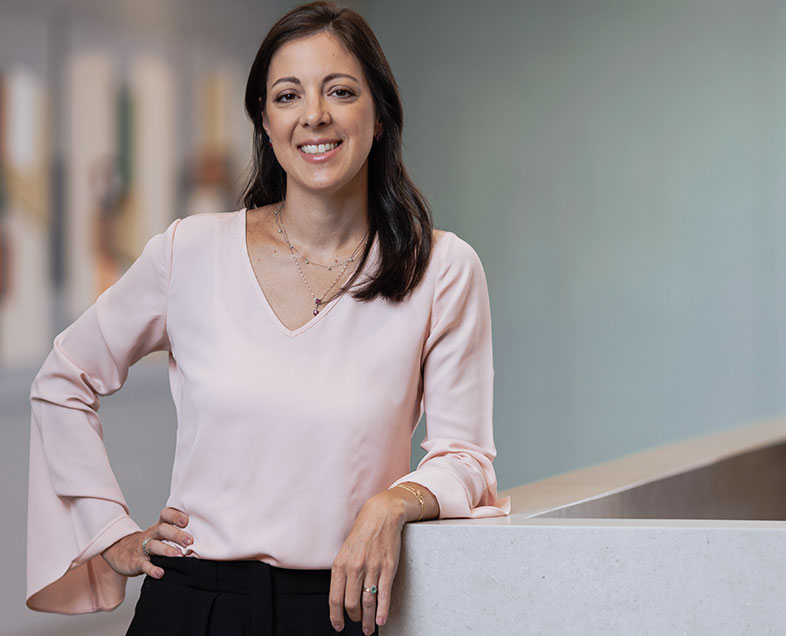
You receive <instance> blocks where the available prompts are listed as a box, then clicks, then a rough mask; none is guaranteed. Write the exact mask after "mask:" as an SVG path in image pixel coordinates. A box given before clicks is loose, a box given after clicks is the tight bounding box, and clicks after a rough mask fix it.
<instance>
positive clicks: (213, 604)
mask: <svg viewBox="0 0 786 636" xmlns="http://www.w3.org/2000/svg"><path fill="white" fill-rule="evenodd" d="M152 561H153V563H154V564H156V565H158V566H160V567H162V568H163V569H164V577H163V578H162V579H154V578H152V577H149V576H146V577H145V580H144V583H142V592H141V594H140V596H139V601H138V602H137V604H136V611H135V614H134V619H133V620H132V621H131V626H130V627H129V628H128V632H127V633H126V636H159V635H160V636H164V635H166V636H337V634H339V633H340V634H342V635H345V636H362V635H363V630H362V628H361V624H360V623H354V622H352V621H350V620H349V617H348V616H347V615H346V612H345V613H344V630H343V631H342V632H336V631H335V630H334V629H333V626H332V625H331V624H330V611H329V607H328V592H329V590H330V570H287V569H284V568H277V567H273V566H271V565H268V564H267V563H262V562H261V561H207V560H202V559H195V558H191V557H161V556H154V557H152ZM377 634H378V628H377V629H375V631H374V635H375V636H377Z"/></svg>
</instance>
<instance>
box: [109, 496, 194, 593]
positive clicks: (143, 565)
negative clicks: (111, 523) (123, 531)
mask: <svg viewBox="0 0 786 636" xmlns="http://www.w3.org/2000/svg"><path fill="white" fill-rule="evenodd" d="M187 525H188V515H186V513H184V512H182V511H180V510H177V509H176V508H164V509H163V510H162V511H161V516H160V517H159V518H158V522H156V523H154V524H153V525H152V526H150V527H149V528H148V529H147V530H145V531H144V532H134V533H133V534H129V535H127V536H125V537H123V538H122V539H120V540H118V541H115V543H113V544H112V545H110V546H109V547H108V548H107V549H106V550H104V551H103V552H102V553H101V554H102V556H103V557H104V560H105V561H106V562H107V563H108V564H109V566H110V567H111V568H112V569H113V570H114V571H115V572H117V573H118V574H122V575H123V576H137V575H139V574H147V575H149V576H152V577H153V578H154V579H160V578H161V577H162V576H164V570H162V569H161V568H159V567H157V566H155V565H153V563H152V562H151V561H150V557H149V556H147V555H146V554H145V552H144V551H143V549H142V542H143V541H144V540H145V539H148V538H149V539H150V541H148V542H147V544H146V546H145V547H146V548H147V551H148V552H149V553H150V554H151V555H153V554H158V555H160V556H170V557H179V556H183V555H182V553H181V552H180V550H178V549H177V548H174V547H172V546H171V545H167V544H166V543H164V542H163V540H164V539H166V540H167V541H173V542H174V543H179V544H180V545H182V546H183V547H184V548H186V547H188V546H190V545H191V544H192V543H193V542H194V538H193V537H192V536H191V535H190V534H188V533H187V532H184V531H183V530H181V529H180V528H184V527H185V526H187Z"/></svg>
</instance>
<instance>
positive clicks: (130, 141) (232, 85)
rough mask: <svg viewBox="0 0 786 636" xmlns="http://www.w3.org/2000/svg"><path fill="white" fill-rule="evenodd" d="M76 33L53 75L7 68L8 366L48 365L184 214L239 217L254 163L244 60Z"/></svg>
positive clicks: (0, 117) (0, 228)
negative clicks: (59, 338)
mask: <svg viewBox="0 0 786 636" xmlns="http://www.w3.org/2000/svg"><path fill="white" fill-rule="evenodd" d="M0 14H2V10H0ZM0 25H2V22H0ZM72 28H73V29H74V34H77V33H79V34H80V35H79V36H77V35H74V37H75V39H74V40H68V39H67V38H66V39H65V40H63V41H62V42H59V43H58V41H57V38H54V39H53V40H52V42H50V43H49V44H50V45H51V46H53V47H55V48H57V47H58V46H62V47H63V48H62V49H58V50H62V54H61V55H59V56H58V57H57V63H55V64H54V67H50V64H49V62H50V58H46V57H45V56H44V57H43V58H39V59H38V60H37V62H36V63H37V65H38V66H37V69H38V70H37V71H35V72H33V71H32V70H30V69H29V68H27V67H24V68H23V67H18V66H15V65H13V64H9V63H6V64H5V65H4V66H0V365H28V364H34V363H37V362H40V360H41V357H42V356H43V355H45V354H46V352H47V351H48V350H49V349H50V348H51V346H52V338H53V337H54V335H55V334H56V333H57V332H58V331H60V330H61V329H63V328H64V327H65V326H66V325H67V324H68V323H70V322H71V321H72V320H73V319H75V318H76V317H77V316H79V315H80V314H81V313H82V312H84V311H85V309H87V308H88V307H89V306H90V305H91V304H92V303H93V302H94V301H95V300H96V298H97V297H98V295H99V294H101V293H102V292H103V291H104V290H106V289H107V288H108V287H109V286H111V285H112V284H114V283H115V282H116V281H117V279H118V278H119V277H120V276H122V275H123V273H124V272H125V271H126V269H127V268H128V267H129V266H130V265H131V263H132V262H133V261H134V260H135V259H136V258H137V257H138V256H139V254H140V253H141V252H142V250H143V248H144V246H145V243H146V242H147V241H148V240H149V239H150V238H151V237H152V236H153V235H155V234H157V233H159V232H162V231H164V230H165V229H166V227H167V225H168V224H169V223H170V222H171V221H172V220H173V219H174V218H175V217H176V216H184V215H186V214H194V213H199V212H221V211H228V210H234V209H236V207H237V202H238V201H237V197H238V194H239V193H240V190H241V188H242V185H243V182H242V179H243V172H244V169H245V168H246V167H247V165H248V162H249V159H250V150H251V141H252V128H251V124H250V122H249V121H248V120H247V118H246V116H245V113H244V111H243V93H244V86H245V66H246V63H247V60H245V59H242V60H239V59H237V58H235V57H233V56H232V55H226V56H224V55H223V54H221V53H220V52H219V53H218V57H217V58H216V57H213V56H208V57H201V56H200V55H198V54H197V53H195V52H194V50H192V49H191V48H190V47H184V48H182V49H181V50H177V51H176V50H174V49H172V48H170V47H169V46H161V47H156V46H148V45H147V43H141V42H139V43H135V42H134V41H133V39H132V38H130V37H129V34H128V33H123V32H122V29H121V30H120V31H121V32H119V33H118V34H117V35H118V37H117V38H116V39H113V38H111V37H108V36H107V35H106V33H105V32H103V31H101V32H98V33H91V28H92V27H88V26H87V25H80V26H79V27H78V28H77V27H72ZM0 31H2V28H0ZM79 38H81V39H79ZM31 50H35V51H36V52H38V51H40V50H41V47H37V48H36V47H31ZM196 51H197V52H198V51H201V49H197V50H196ZM41 59H43V63H42V62H41ZM0 62H2V60H0ZM47 73H49V74H47ZM55 73H56V74H57V75H54V74H55ZM54 77H57V84H56V85H54V84H53V87H52V90H51V91H50V87H49V85H48V82H49V81H52V80H53V78H54ZM53 99H55V100H57V103H54V102H52V100H53ZM54 140H56V143H55V141H54ZM55 197H58V198H57V199H55Z"/></svg>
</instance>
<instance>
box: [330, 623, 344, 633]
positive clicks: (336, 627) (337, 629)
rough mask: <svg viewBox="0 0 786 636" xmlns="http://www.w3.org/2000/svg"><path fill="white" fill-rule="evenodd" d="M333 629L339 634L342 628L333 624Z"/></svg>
mask: <svg viewBox="0 0 786 636" xmlns="http://www.w3.org/2000/svg"><path fill="white" fill-rule="evenodd" d="M333 629H335V630H336V631H337V632H340V631H341V630H342V629H344V626H343V625H336V624H335V623H333Z"/></svg>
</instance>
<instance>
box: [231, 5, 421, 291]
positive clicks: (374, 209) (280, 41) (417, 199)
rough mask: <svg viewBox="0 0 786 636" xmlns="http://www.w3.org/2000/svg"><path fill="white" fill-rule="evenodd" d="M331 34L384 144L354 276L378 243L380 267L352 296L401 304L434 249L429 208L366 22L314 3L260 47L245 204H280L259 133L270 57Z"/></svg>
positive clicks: (275, 169) (280, 174)
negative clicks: (365, 90)
mask: <svg viewBox="0 0 786 636" xmlns="http://www.w3.org/2000/svg"><path fill="white" fill-rule="evenodd" d="M320 31H328V32H329V33H330V34H331V35H333V36H335V37H336V38H337V39H338V40H339V41H340V42H341V43H342V44H343V45H344V46H345V47H346V49H347V50H348V51H349V52H350V53H351V54H352V55H354V56H355V58H357V60H358V61H359V62H360V64H361V65H362V67H363V71H364V73H365V74H366V80H367V81H368V84H369V86H370V88H371V93H372V95H373V98H374V106H375V108H376V114H377V117H378V118H379V119H380V121H381V122H382V138H381V139H379V140H375V141H374V144H373V146H372V147H371V152H370V153H369V156H368V215H369V219H368V220H369V241H368V242H367V244H366V249H365V251H364V252H363V256H362V258H361V261H360V264H359V265H358V267H357V269H356V271H355V276H353V277H352V278H351V279H350V280H349V282H348V283H347V284H346V285H344V289H348V288H349V287H350V285H352V283H353V282H354V280H355V277H356V276H357V274H358V272H359V271H360V270H361V269H362V268H363V265H364V264H365V262H366V260H367V258H368V255H369V251H370V249H371V245H372V243H373V241H374V238H375V237H378V239H379V255H380V260H379V267H378V268H377V270H376V271H375V272H372V273H371V276H370V278H369V280H367V281H366V282H365V283H364V284H363V285H362V286H359V287H357V288H356V289H354V290H353V291H352V296H353V297H354V298H356V299H357V300H372V299H374V298H376V297H377V296H382V297H383V298H387V299H390V300H393V301H400V300H402V299H404V298H405V297H406V296H407V295H408V294H409V293H410V292H411V291H412V290H413V289H414V288H415V287H416V286H417V285H418V283H419V282H420V281H421V279H422V278H423V274H424V272H425V271H426V267H427V266H428V261H429V256H430V254H431V246H432V228H433V224H432V220H431V210H430V208H429V204H428V202H427V201H426V198H425V197H424V196H423V195H422V194H421V193H420V191H419V190H418V189H417V188H416V187H415V185H414V184H413V183H412V181H411V179H410V178H409V175H408V174H407V170H406V168H405V167H404V160H403V157H402V148H401V135H402V126H403V121H404V111H403V108H402V105H401V97H400V95H399V92H398V87H397V85H396V80H395V79H394V77H393V72H392V71H391V70H390V65H389V64H388V61H387V59H386V58H385V54H384V53H383V52H382V47H381V46H380V45H379V42H378V41H377V38H376V36H375V35H374V33H373V31H372V30H371V27H369V25H368V24H367V23H366V21H365V20H364V19H363V18H362V17H361V16H360V15H359V14H357V13H356V12H354V11H352V10H351V9H346V8H338V7H336V6H335V5H333V4H331V3H329V2H312V3H310V4H305V5H302V6H300V7H297V8H295V9H293V10H292V11H290V12H289V13H287V14H286V15H284V16H283V17H282V18H281V19H279V20H278V22H276V23H275V24H274V25H273V27H272V28H271V29H270V32H269V33H268V34H267V37H265V39H264V41H263V42H262V45H261V46H260V47H259V51H258V52H257V55H256V58H255V59H254V64H253V65H252V66H251V72H250V73H249V76H248V82H247V83H246V95H245V107H246V113H247V114H248V116H249V118H250V119H251V121H252V122H253V124H254V143H253V165H252V167H251V173H250V175H249V178H248V182H247V184H246V186H245V188H244V191H243V195H242V201H243V205H245V207H246V208H248V209H252V208H257V207H261V206H263V205H269V204H271V203H276V202H278V201H283V200H284V197H285V196H286V174H285V173H284V170H283V169H282V168H281V166H280V165H279V163H278V161H277V160H276V157H275V155H274V153H273V149H272V148H271V147H270V145H269V144H268V143H267V137H266V134H265V130H264V128H263V127H262V106H260V99H261V104H265V103H266V102H267V75H268V70H269V68H270V61H271V59H272V58H273V55H274V54H275V52H276V51H277V50H278V49H279V48H280V47H281V46H282V45H284V44H286V43H287V42H290V41H292V40H295V39H297V38H302V37H305V36H308V35H313V34H315V33H318V32H320Z"/></svg>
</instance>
